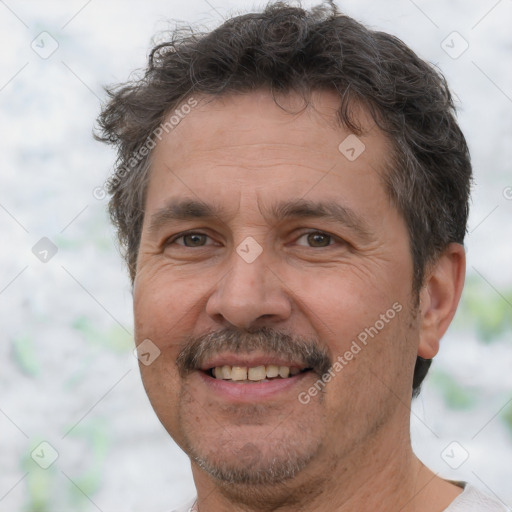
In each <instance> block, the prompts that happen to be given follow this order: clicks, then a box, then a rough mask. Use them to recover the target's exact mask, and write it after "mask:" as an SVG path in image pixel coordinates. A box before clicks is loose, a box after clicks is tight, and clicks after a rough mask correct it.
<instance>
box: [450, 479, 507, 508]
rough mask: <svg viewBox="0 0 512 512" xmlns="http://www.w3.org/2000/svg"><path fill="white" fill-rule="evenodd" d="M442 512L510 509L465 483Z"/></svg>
mask: <svg viewBox="0 0 512 512" xmlns="http://www.w3.org/2000/svg"><path fill="white" fill-rule="evenodd" d="M444 512H510V509H509V508H507V506H506V505H505V504H504V503H503V502H501V501H500V500H498V499H496V498H493V497H491V496H489V495H488V494H484V493H483V492H481V491H479V490H478V489H477V488H476V487H473V486H472V485H470V484H465V486H464V492H462V493H461V494H459V496H457V498H456V499H455V500H454V501H453V502H452V504H451V505H450V506H449V507H448V508H447V509H445V511H444Z"/></svg>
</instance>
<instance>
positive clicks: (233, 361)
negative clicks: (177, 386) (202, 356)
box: [199, 353, 306, 371]
mask: <svg viewBox="0 0 512 512" xmlns="http://www.w3.org/2000/svg"><path fill="white" fill-rule="evenodd" d="M271 364H272V365H276V366H289V367H290V368H294V367H295V368H299V369H300V370H303V369H304V368H306V365H305V364H304V363H303V362H301V361H297V360H295V361H294V360H291V359H289V358H285V357H282V356H273V355H271V354H268V355H259V356H257V355H252V354H245V355H244V354H229V353H224V354H218V355H216V356H213V357H211V358H209V359H208V360H206V361H205V362H203V363H202V364H201V365H200V366H199V369H200V370H203V371H207V370H210V369H211V368H216V367H218V366H225V365H227V366H242V367H247V368H254V367H255V366H268V365H271Z"/></svg>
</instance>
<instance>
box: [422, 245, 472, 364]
mask: <svg viewBox="0 0 512 512" xmlns="http://www.w3.org/2000/svg"><path fill="white" fill-rule="evenodd" d="M465 275H466V253H465V251H464V247H463V246H462V245H460V244H457V243H451V244H450V245H449V246H448V247H447V248H446V249H445V250H444V252H443V253H442V254H441V256H440V257H439V259H438V260H437V261H436V262H435V263H434V264H433V265H432V266H431V267H430V268H429V273H428V275H427V277H426V278H425V283H424V284H423V287H422V289H421V292H420V342H419V346H418V355H419V356H420V357H423V358H424V359H432V358H433V357H434V356H435V355H436V354H437V352H438V351H439V342H440V340H441V338H442V337H443V335H444V333H445V332H446V329H448V326H449V325H450V323H451V321H452V319H453V317H454V315H455V311H456V310H457V306H458V304H459V300H460V296H461V294H462V289H463V287H464V278H465Z"/></svg>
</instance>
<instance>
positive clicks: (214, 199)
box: [99, 2, 504, 512]
mask: <svg viewBox="0 0 512 512" xmlns="http://www.w3.org/2000/svg"><path fill="white" fill-rule="evenodd" d="M110 95H111V99H110V101H109V103H108V104H107V105H106V107H105V109H104V110H103V112H102V114H101V116H100V126H101V128H102V134H101V136H100V137H99V138H101V139H102V140H104V141H107V142H109V143H112V144H114V145H116V147H117V149H118V167H117V172H116V174H115V175H114V176H113V178H112V179H111V180H110V184H109V186H110V192H111V193H112V199H111V202H110V213H111V216H112V219H113V221H114V223H115V224H116V226H117V228H118V231H119V238H120V242H121V244H122V247H123V248H124V250H125V257H126V260H127V263H128V267H129V270H130V275H131V279H132V282H133V296H134V315H135V333H136V334H135V338H136V343H137V345H138V347H139V349H140V352H143V353H144V354H145V355H146V358H145V359H144V360H142V363H143V364H141V375H142V379H143V383H144V386H145V389H146V391H147V393H148V396H149V398H150V400H151V403H152V405H153V407H154V409H155V412H156V414H157V415H158V417H159V419H160V421H161V422H162V424H163V425H164V427H165V428H166V429H167V431H168V432H169V434H170V435H171V436H172V437H173V439H174V440H175V441H176V442H177V443H178V445H179V446H180V447H181V448H182V449H183V450H184V451H185V452H186V453H187V455H188V456H189V457H190V459H191V464H192V471H193V475H194V481H195V484H196V488H197V500H195V501H194V503H191V504H189V505H188V506H187V507H185V508H183V510H197V511H199V512H220V511H225V510H230V511H263V512H270V511H280V512H288V511H297V510H303V511H308V512H317V511H318V512H323V511H327V510H328V511H337V512H345V511H370V510H371V511H393V512H395V511H403V512H411V511H415V512H427V511H429V512H434V511H443V510H446V511H450V512H454V511H465V512H467V511H476V510H478V511H483V510H486V511H501V510H504V508H503V506H502V505H501V504H500V503H498V502H496V501H494V500H493V499H491V498H489V497H487V496H485V495H483V494H482V493H480V492H479V491H477V490H476V489H474V488H473V487H471V486H468V485H465V484H463V483H457V482H450V481H446V480H443V479H441V478H439V477H438V476H436V475H435V474H434V473H433V472H432V471H430V470H429V469H428V468H426V467H425V466H424V465H423V464H422V463H421V462H420V461H419V460H418V459H417V458H416V457H415V455H414V454H413V452H412V449H411V443H410V436H409V421H410V405H411V400H412V398H413V396H415V395H417V394H418V392H419V388H420V385H421V382H422V380H423V378H424V377H425V375H426V373H427V371H428V367H429V365H430V362H431V360H432V358H433V357H434V356H435V355H436V353H437V352H438V349H439V341H440V339H441V337H442V336H443V335H444V333H445V332H446V329H447V328H448V326H449V324H450V322H451V320H452V318H453V315H454V313H455V310H456V308H457V305H458V302H459V299H460V296H461V292H462V288H463V283H464V275H465V253H464V249H463V245H462V244H463V241H464V236H465V232H466V221H467V216H468V197H469V190H470V182H471V165H470V159H469V153H468V149H467V146H466V142H465V139H464V136H463V135H462V133H461V131H460V129H459V127H458V125H457V123H456V120H455V117H454V108H453V103H452V99H451V96H450V93H449V90H448V88H447V85H446V83H445V81H444V79H443V77H442V76H441V75H440V74H438V73H437V72H436V71H435V70H434V69H433V68H432V67H430V66H429V65H428V64H427V63H425V62H423V61H422V60H420V59H419V58H418V57H417V56H416V55H415V54H414V53H413V52H412V51H411V50H410V49H408V48H407V47H406V46H405V45H404V44H403V43H402V42H401V41H399V40H397V39H396V38H394V37H392V36H390V35H388V34H384V33H379V32H372V31H369V30H367V29H366V28H364V27H363V26H361V25H360V24H359V23H357V22H355V21H354V20H353V19H351V18H349V17H347V16H344V15H341V14H340V13H339V12H338V11H337V9H336V7H335V5H334V4H333V3H329V2H327V3H325V4H323V5H321V6H318V7H317V8H315V9H313V10H311V11H305V10H302V9H300V8H297V7H291V6H288V5H286V4H283V3H275V4H272V5H269V6H268V7H267V8H266V9H265V11H264V12H263V13H255V14H248V15H245V16H241V17H236V18H233V19H230V20H228V21H226V22H225V23H224V24H223V25H222V26H221V27H219V28H218V29H216V30H214V31H213V32H211V33H209V34H201V35H200V34H193V33H190V34H188V35H187V34H183V33H177V34H176V36H175V38H174V39H173V40H172V41H169V42H167V43H163V44H161V45H159V46H157V47H156V48H154V49H153V51H152V53H151V55H150V62H149V66H148V68H147V70H146V73H145V75H144V77H143V78H142V79H141V80H140V81H137V82H134V83H129V84H125V85H123V86H121V87H118V88H114V89H112V90H111V91H110ZM141 347H143V348H141Z"/></svg>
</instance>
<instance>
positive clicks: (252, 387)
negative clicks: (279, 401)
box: [197, 370, 312, 402]
mask: <svg viewBox="0 0 512 512" xmlns="http://www.w3.org/2000/svg"><path fill="white" fill-rule="evenodd" d="M197 373H198V374H199V376H200V377H201V379H202V381H203V382H204V383H205V385H206V386H207V387H208V388H209V389H210V390H211V391H212V392H213V393H215V395H216V396H218V397H220V398H223V399H227V400H230V401H234V402H256V401H262V400H266V399H270V398H276V397H278V395H279V394H281V393H284V392H286V391H289V390H290V389H292V388H293V387H295V386H296V385H297V384H299V383H300V382H301V381H302V380H303V379H305V378H307V377H308V375H310V374H311V373H312V371H311V370H308V371H306V372H302V373H299V374H297V375H294V376H293V377H288V378H286V379H272V380H269V381H268V382H251V383H248V382H247V383H246V382H236V381H232V380H223V379H216V378H214V377H211V376H210V375H208V374H206V373H205V372H203V371H198V372H197Z"/></svg>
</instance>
